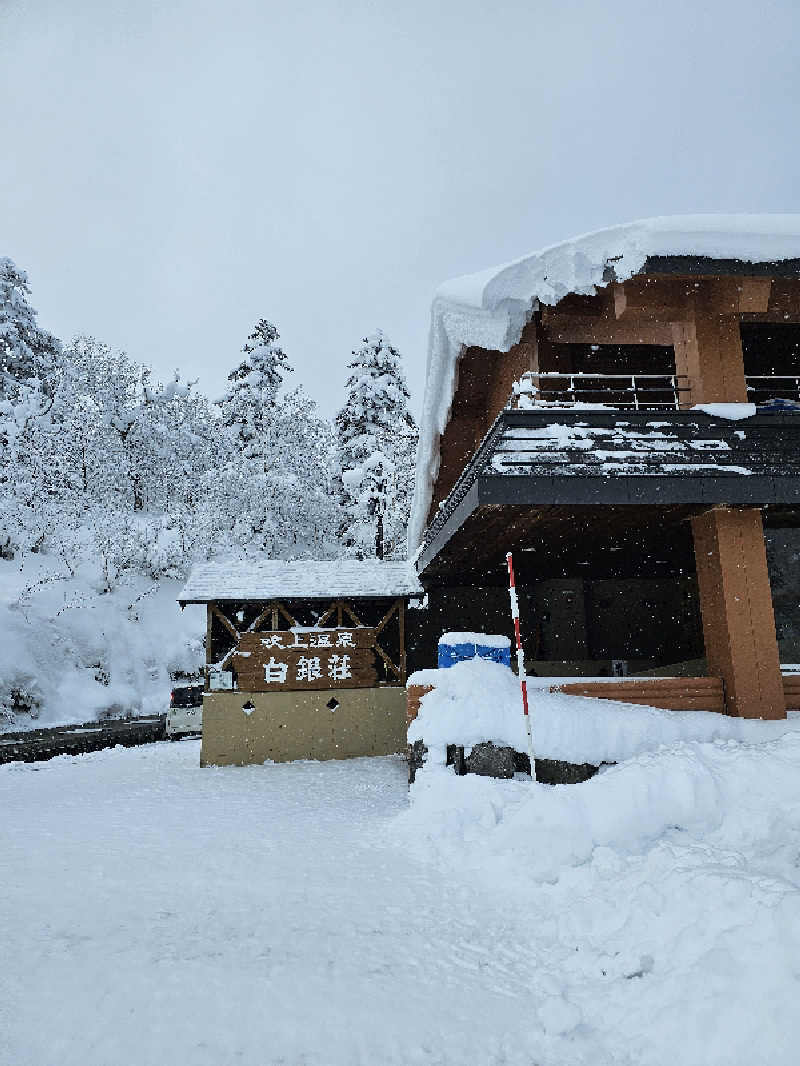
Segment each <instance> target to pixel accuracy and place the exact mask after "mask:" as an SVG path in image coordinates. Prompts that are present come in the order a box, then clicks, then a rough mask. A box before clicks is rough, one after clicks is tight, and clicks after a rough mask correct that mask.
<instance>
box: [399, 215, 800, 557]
mask: <svg viewBox="0 0 800 1066" xmlns="http://www.w3.org/2000/svg"><path fill="white" fill-rule="evenodd" d="M686 255H688V256H703V257H708V258H711V259H727V260H731V259H734V260H739V261H742V262H747V263H771V262H779V261H781V260H785V259H796V258H800V215H673V216H667V217H664V218H651V219H644V220H642V221H639V222H630V223H628V224H627V225H624V226H615V227H613V228H611V229H605V230H598V231H597V232H595V233H588V234H585V235H584V236H582V237H576V238H574V239H573V240H569V241H565V242H564V243H562V244H554V245H551V246H550V247H548V248H543V249H542V250H541V251H538V252H534V253H533V254H532V255H527V256H524V257H523V258H521V259H517V260H515V261H514V262H512V263H506V264H505V265H503V266H499V267H492V268H491V269H489V270H484V271H481V272H480V273H478V274H470V275H469V276H467V277H462V278H455V279H454V280H453V281H448V282H446V283H445V284H444V285H442V286H441V287H440V288H439V290H438V291H437V293H436V295H435V297H434V300H433V306H432V308H431V328H430V337H429V342H428V371H427V378H426V383H425V399H424V403H423V410H422V422H421V425H420V438H419V449H418V452H417V481H416V492H415V498H414V506H413V510H412V514H411V523H410V526H409V550H410V552H411V553H413V552H414V551H416V549H417V547H418V546H419V544H420V542H421V540H422V535H423V533H424V531H425V522H426V519H427V515H428V510H429V508H430V501H431V493H432V490H433V483H434V481H435V480H436V475H437V473H438V467H439V437H440V435H441V434H442V433H443V432H444V429H445V426H446V425H447V422H448V419H449V417H450V407H451V404H452V402H453V395H454V393H455V389H456V383H457V378H456V365H457V362H458V357H459V354H460V352H461V349H462V348H463V347H479V348H487V349H490V350H494V351H508V349H509V348H511V347H512V346H513V345H514V344H516V343H517V341H518V340H519V338H520V336H521V334H522V330H523V328H524V326H525V324H526V323H527V322H528V320H529V319H530V316H531V314H532V312H533V309H534V307H535V305H536V302H537V301H538V302H539V303H542V304H551V305H552V304H556V303H558V301H559V300H561V299H562V298H563V297H564V296H567V295H568V294H569V293H578V294H585V295H589V294H591V293H594V292H595V291H596V290H597V289H600V288H603V287H604V286H605V285H607V284H608V282H609V280H612V279H613V280H615V281H625V280H626V279H627V278H630V277H632V276H633V275H634V274H637V273H639V272H640V271H641V270H642V268H643V267H644V265H645V263H646V261H647V260H648V258H651V257H657V256H686ZM609 267H613V272H611V271H609V269H608V268H609Z"/></svg>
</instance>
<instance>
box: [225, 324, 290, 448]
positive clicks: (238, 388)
mask: <svg viewBox="0 0 800 1066" xmlns="http://www.w3.org/2000/svg"><path fill="white" fill-rule="evenodd" d="M279 340H280V334H279V333H278V331H277V329H276V328H275V326H273V324H272V323H271V322H268V321H267V319H266V318H262V319H261V320H260V321H259V323H258V325H257V326H256V328H255V329H254V330H253V332H252V333H251V334H250V336H249V337H248V338H247V343H246V344H245V345H244V347H243V348H242V353H243V355H244V358H243V359H242V361H241V363H239V365H238V366H237V367H236V369H235V370H232V371H231V372H230V374H228V381H229V382H230V385H229V386H228V388H227V390H226V392H225V395H224V396H223V397H222V399H221V400H220V401H219V407H220V410H221V412H222V424H223V425H224V426H225V427H227V428H228V429H230V430H233V431H234V433H235V434H236V435H237V436H238V438H239V441H240V443H241V446H242V448H243V449H244V450H245V454H246V455H247V457H248V458H259V457H260V456H261V455H262V454H263V448H264V445H265V436H266V431H267V430H268V427H269V425H270V423H271V422H272V416H273V413H274V410H275V406H276V404H277V402H278V393H279V392H280V388H281V385H282V384H283V378H284V375H285V374H287V373H292V367H290V366H289V361H288V357H287V355H286V353H285V352H284V350H283V349H282V348H281V346H280V345H279V344H278V341H279Z"/></svg>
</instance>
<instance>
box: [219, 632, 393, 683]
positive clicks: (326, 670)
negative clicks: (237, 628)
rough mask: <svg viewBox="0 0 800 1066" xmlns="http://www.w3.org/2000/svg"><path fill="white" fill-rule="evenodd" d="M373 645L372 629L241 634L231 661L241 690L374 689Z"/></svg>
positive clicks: (375, 675) (375, 678)
mask: <svg viewBox="0 0 800 1066" xmlns="http://www.w3.org/2000/svg"><path fill="white" fill-rule="evenodd" d="M374 649H375V630H374V629H364V628H353V629H293V630H290V631H288V632H287V631H283V632H281V631H277V632H274V631H273V632H268V633H243V634H242V635H241V637H240V639H239V645H238V647H237V649H236V651H235V652H234V653H233V655H232V657H231V666H232V668H233V669H234V670H235V671H236V674H237V677H238V686H239V690H240V691H241V692H287V691H291V690H294V689H328V688H372V687H374V686H375V685H376V684H377V674H376V672H375V650H374Z"/></svg>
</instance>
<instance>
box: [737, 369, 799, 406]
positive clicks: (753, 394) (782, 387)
mask: <svg viewBox="0 0 800 1066" xmlns="http://www.w3.org/2000/svg"><path fill="white" fill-rule="evenodd" d="M745 381H746V382H747V398H748V400H749V401H750V403H754V404H755V405H756V407H773V408H777V409H778V410H781V409H789V410H793V409H795V408H796V407H799V406H800V375H793V374H757V375H753V374H750V375H748V376H747V377H746V378H745Z"/></svg>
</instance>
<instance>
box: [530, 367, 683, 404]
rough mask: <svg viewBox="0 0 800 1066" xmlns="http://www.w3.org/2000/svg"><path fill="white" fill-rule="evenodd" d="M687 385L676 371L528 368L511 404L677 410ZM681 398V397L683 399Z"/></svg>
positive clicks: (681, 402)
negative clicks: (564, 371)
mask: <svg viewBox="0 0 800 1066" xmlns="http://www.w3.org/2000/svg"><path fill="white" fill-rule="evenodd" d="M688 394H689V385H688V382H687V381H686V378H684V377H683V376H681V375H678V374H580V373H577V374H561V373H556V372H554V371H543V372H541V373H537V372H535V371H529V372H528V373H526V374H523V376H522V377H521V378H520V380H519V381H517V382H515V384H514V393H513V396H512V407H514V408H516V409H517V410H528V409H530V408H534V407H573V408H574V407H590V408H592V407H593V408H602V407H610V408H620V409H623V410H632V411H659V410H665V409H666V410H670V411H677V410H679V409H680V408H681V407H683V406H684V405H685V402H686V399H687V398H688ZM682 398H683V399H682Z"/></svg>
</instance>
